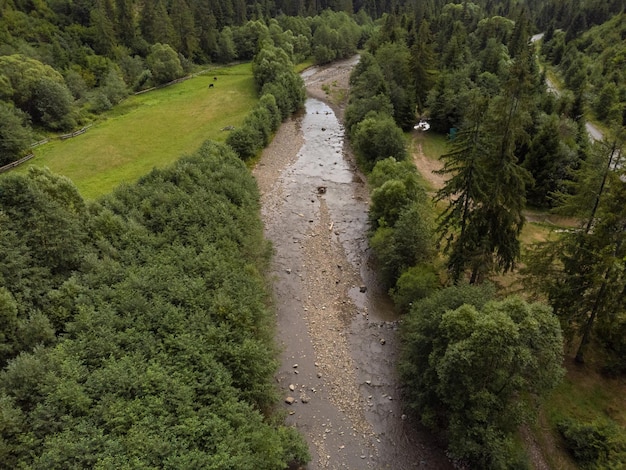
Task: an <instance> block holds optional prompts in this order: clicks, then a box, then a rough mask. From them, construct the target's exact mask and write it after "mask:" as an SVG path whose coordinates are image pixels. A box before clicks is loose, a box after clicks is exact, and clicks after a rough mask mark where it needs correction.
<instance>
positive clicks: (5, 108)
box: [0, 101, 33, 166]
mask: <svg viewBox="0 0 626 470" xmlns="http://www.w3.org/2000/svg"><path fill="white" fill-rule="evenodd" d="M32 140H33V139H32V132H31V129H30V126H29V125H28V121H27V114H26V113H24V112H23V111H21V110H19V109H17V108H15V107H13V106H11V105H9V104H7V103H4V102H2V101H0V166H2V165H6V164H7V163H11V162H13V161H15V160H18V159H19V158H20V157H21V156H22V155H24V154H25V153H26V151H27V150H28V146H29V145H30V144H31V143H32Z"/></svg>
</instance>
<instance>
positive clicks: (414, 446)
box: [254, 64, 452, 469]
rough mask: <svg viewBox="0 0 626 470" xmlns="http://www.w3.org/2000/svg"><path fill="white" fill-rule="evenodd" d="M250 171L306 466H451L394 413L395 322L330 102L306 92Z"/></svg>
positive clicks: (290, 419) (360, 189)
mask: <svg viewBox="0 0 626 470" xmlns="http://www.w3.org/2000/svg"><path fill="white" fill-rule="evenodd" d="M349 65H350V64H349ZM332 67H333V66H331V67H326V68H324V69H315V68H314V69H311V70H309V71H306V72H305V73H304V74H303V77H304V79H305V82H306V83H307V86H308V87H309V88H310V87H313V86H314V85H313V84H316V85H317V86H319V80H320V77H323V78H324V79H326V80H330V81H331V82H332V78H333V69H332ZM344 67H345V64H344ZM344 73H345V70H344ZM329 83H330V82H329ZM254 172H255V175H256V176H257V179H258V180H259V181H260V188H261V192H262V204H263V218H264V223H265V227H266V236H267V238H268V239H269V240H271V241H272V243H273V246H274V251H275V255H274V261H273V265H272V277H273V289H274V297H275V304H276V305H275V307H276V311H277V336H278V343H279V345H280V347H281V351H282V352H281V367H280V370H279V373H278V375H277V378H276V379H277V381H278V383H279V386H280V389H281V392H282V393H284V398H285V403H284V404H283V406H284V409H285V413H286V416H287V418H286V421H287V423H288V424H290V425H293V426H296V427H297V428H298V429H299V430H300V432H301V433H303V435H305V436H306V439H307V441H308V443H309V448H310V452H311V456H312V461H311V463H310V464H309V466H308V468H309V469H322V468H332V469H335V468H337V469H339V468H347V469H370V468H371V469H409V468H432V469H435V468H436V469H439V468H441V469H447V468H452V465H451V464H450V462H449V461H448V460H447V459H446V457H445V455H444V454H443V452H442V450H441V449H439V448H438V447H437V446H436V445H434V444H433V442H432V440H431V439H430V438H429V436H428V434H427V433H426V432H424V430H422V429H421V428H420V427H419V426H418V425H416V423H412V422H409V420H408V419H407V418H406V416H405V415H404V414H403V411H402V408H401V404H400V389H399V386H398V383H397V380H396V374H395V368H394V367H395V362H396V358H397V328H398V322H399V318H398V317H397V315H396V313H395V312H394V310H393V308H392V306H391V303H390V302H389V299H388V298H387V296H386V295H385V294H384V293H383V292H382V290H381V289H380V287H379V286H378V283H377V281H376V276H375V274H374V273H373V271H372V270H371V269H370V264H369V258H368V248H367V240H366V231H367V209H368V205H367V190H366V187H365V184H364V182H363V179H362V177H361V176H360V175H359V173H358V171H357V170H356V168H355V167H354V164H353V162H352V159H351V158H350V155H349V149H348V148H347V147H346V145H345V143H344V130H343V127H342V125H341V124H340V122H339V121H338V119H337V117H336V115H335V113H334V112H333V109H331V107H329V106H328V105H327V104H326V103H325V102H323V101H321V100H320V99H316V98H312V97H310V98H308V99H307V101H306V104H305V111H304V112H303V113H302V114H301V115H300V116H298V117H296V118H294V119H293V120H291V121H288V122H287V123H285V124H283V127H282V128H281V130H279V132H278V134H277V136H276V138H275V140H274V142H273V143H272V144H271V145H270V147H269V148H268V149H267V150H266V152H264V154H263V156H262V158H261V160H260V162H259V164H258V165H257V167H256V168H255V170H254ZM261 182H262V183H261ZM287 401H289V402H291V403H290V404H288V403H287Z"/></svg>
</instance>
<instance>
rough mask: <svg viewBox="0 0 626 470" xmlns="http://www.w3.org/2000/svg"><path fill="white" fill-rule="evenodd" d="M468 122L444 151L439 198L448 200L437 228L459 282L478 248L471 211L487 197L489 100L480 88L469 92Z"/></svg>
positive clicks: (449, 264) (452, 273)
mask: <svg viewBox="0 0 626 470" xmlns="http://www.w3.org/2000/svg"><path fill="white" fill-rule="evenodd" d="M469 96H470V100H469V101H468V108H467V109H468V112H467V114H466V116H465V123H464V125H463V128H462V129H461V130H460V132H459V133H458V134H457V135H456V137H455V139H454V140H453V141H452V151H451V152H449V153H447V154H445V155H442V156H441V159H442V160H443V162H444V166H443V168H442V169H441V170H440V171H439V173H440V174H443V175H448V176H449V178H448V180H447V181H446V183H445V185H444V187H443V188H441V189H440V190H439V191H438V192H437V195H436V197H435V200H436V201H442V200H447V201H448V207H447V208H446V209H445V211H444V212H443V213H442V215H441V216H440V218H439V227H438V231H439V233H440V236H441V237H442V238H446V248H445V249H446V250H447V251H448V252H449V256H450V258H449V261H448V267H449V269H450V272H451V276H452V280H453V281H454V283H455V284H456V283H457V282H458V281H459V279H460V278H461V275H462V273H463V271H464V270H465V268H466V266H467V264H468V262H469V258H470V253H471V251H473V249H475V248H476V247H475V245H474V241H475V240H474V239H473V237H472V235H473V234H472V233H471V231H470V230H468V226H469V225H470V221H471V217H472V212H473V211H475V210H476V208H477V207H480V205H482V203H483V201H484V200H485V199H486V198H487V197H488V196H487V194H486V193H485V188H484V181H485V178H486V175H484V155H485V142H484V140H485V134H484V126H485V114H486V111H487V100H486V98H485V97H484V96H482V95H481V94H480V92H479V91H478V90H473V91H472V92H471V93H470V95H469Z"/></svg>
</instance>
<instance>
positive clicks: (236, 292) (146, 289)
mask: <svg viewBox="0 0 626 470" xmlns="http://www.w3.org/2000/svg"><path fill="white" fill-rule="evenodd" d="M0 182H1V183H2V187H1V188H0V196H2V201H1V202H2V208H3V212H2V213H1V215H0V217H3V218H6V219H7V220H11V222H12V224H11V225H7V224H5V223H4V220H3V221H2V222H3V223H2V224H1V225H0V227H2V231H1V232H0V234H1V235H2V236H1V237H0V242H2V248H3V250H2V253H3V255H4V256H3V257H2V258H1V259H0V261H1V262H0V268H1V269H2V271H0V272H1V274H2V284H3V285H7V286H11V289H13V290H14V289H15V286H19V284H20V282H19V281H20V280H21V282H22V283H23V282H24V281H26V280H27V281H32V282H34V283H35V286H36V287H38V288H39V289H41V290H42V292H43V298H44V299H45V298H48V305H46V306H42V308H41V312H44V313H45V314H46V315H48V314H52V313H55V315H53V316H52V318H54V319H55V320H56V321H59V322H60V323H59V324H60V325H61V329H62V331H63V333H64V334H63V336H62V337H60V338H57V339H56V342H55V344H54V345H50V346H45V344H46V342H45V341H37V342H38V343H40V346H39V347H34V346H35V344H29V347H28V348H23V349H24V350H27V351H29V352H22V354H20V355H19V356H18V357H16V358H15V359H13V360H12V361H10V362H9V364H8V366H7V367H6V368H5V369H4V370H3V371H2V372H0V379H1V380H0V410H1V413H2V416H3V418H2V424H1V425H0V435H1V437H2V446H0V455H1V456H2V461H3V462H4V463H5V464H8V465H11V466H12V467H16V468H18V467H20V466H24V467H26V466H30V467H42V468H43V467H45V468H67V467H72V466H73V467H77V468H93V467H100V466H103V467H112V468H126V467H164V466H165V467H168V468H180V469H183V468H189V467H190V466H197V467H201V468H214V469H221V468H235V469H246V468H250V469H252V468H268V469H280V468H285V467H286V466H287V464H289V463H290V462H296V463H303V462H306V461H307V460H308V459H309V456H308V451H307V447H306V444H305V443H304V441H303V440H302V438H301V437H300V436H299V435H298V434H297V433H296V432H295V430H293V429H288V428H285V427H283V426H280V425H277V424H273V423H272V422H271V420H270V419H269V418H268V416H270V411H271V408H272V406H273V404H274V403H275V399H276V395H275V393H276V392H275V388H274V382H273V379H272V378H273V374H274V372H275V368H276V347H275V345H274V344H273V340H272V337H273V330H272V325H273V315H272V314H271V312H270V311H269V310H268V308H267V292H266V291H265V286H266V281H265V280H264V278H263V276H262V272H263V271H264V270H265V269H266V267H267V263H268V259H269V255H270V247H269V245H268V244H267V242H266V241H265V240H264V237H263V228H262V224H261V221H260V218H259V194H258V189H257V186H256V183H255V181H254V179H253V177H252V175H251V174H250V172H249V171H248V170H247V169H246V167H245V165H244V163H243V162H242V161H241V160H240V159H238V158H237V157H236V156H235V155H234V153H233V152H232V151H231V150H229V149H228V147H226V146H224V145H218V144H214V143H211V142H207V143H206V144H205V145H204V146H203V147H202V148H201V149H200V150H199V151H198V152H196V153H195V154H194V155H192V156H189V157H185V158H182V159H181V160H179V162H178V163H177V164H176V165H175V166H172V167H168V168H165V169H159V170H156V169H155V170H153V171H152V172H151V173H150V174H148V175H146V176H144V177H143V178H142V179H141V180H140V181H139V182H138V183H136V184H134V185H127V186H121V187H120V188H118V189H117V190H116V191H115V192H114V193H113V194H111V195H109V196H107V197H106V198H104V199H103V200H101V201H99V202H97V203H92V204H90V205H89V207H86V205H85V204H84V203H83V201H82V199H81V198H80V197H79V196H78V193H77V192H76V190H75V188H72V187H71V186H70V185H69V183H68V182H67V181H66V180H64V179H63V178H58V177H54V176H53V175H51V174H50V173H49V172H46V171H35V170H32V173H31V175H30V179H28V180H27V179H26V178H25V177H22V176H19V177H15V176H12V177H7V178H2V179H1V180H0ZM44 196H45V197H44ZM62 209H64V210H65V211H66V213H64V214H62V216H61V213H62ZM9 212H10V213H9ZM72 214H73V215H74V216H73V217H72ZM53 216H54V217H57V216H58V219H56V218H53ZM29 217H30V218H29ZM77 218H78V220H79V221H82V224H79V223H78V222H77ZM37 221H39V226H37V225H34V222H37ZM71 224H73V225H71ZM70 225H71V233H67V232H65V231H64V228H66V227H67V228H68V229H69V228H70ZM27 227H30V228H31V229H33V232H32V233H30V232H29V234H28V237H30V238H35V237H37V236H39V235H38V232H40V231H44V230H45V231H46V236H47V238H46V244H42V245H46V246H42V247H33V248H34V249H31V250H29V251H23V252H22V253H23V254H25V253H29V252H32V253H33V257H35V258H36V257H37V255H38V251H37V248H38V249H39V252H42V251H43V253H42V254H41V256H43V255H46V258H45V259H43V260H42V265H41V266H37V268H38V269H39V270H40V272H38V271H36V270H32V269H31V270H29V269H28V265H26V264H25V263H26V262H28V261H29V259H28V258H27V257H25V256H24V255H23V254H22V256H21V257H20V256H19V255H20V251H19V248H20V245H19V244H16V243H15V242H16V241H17V240H20V238H25V240H26V241H28V240H29V238H28V237H24V235H23V232H24V230H25V229H26V228H27ZM18 230H21V232H19V233H20V235H21V237H20V238H18V237H17V236H15V234H16V233H17V231H18ZM57 234H58V235H59V236H61V237H63V238H64V239H65V240H64V244H61V245H58V244H57V240H56V239H55V236H57ZM74 240H83V241H85V243H87V246H86V247H84V248H82V249H80V247H76V246H75V245H72V242H73V241H74ZM48 245H49V246H48ZM52 249H54V250H56V251H52V252H51V251H50V250H52ZM65 249H67V250H68V251H69V252H68V253H67V256H69V255H72V256H76V257H77V258H78V259H80V260H82V259H83V257H85V258H87V260H88V263H85V264H81V265H78V266H74V267H71V266H64V265H59V263H60V262H61V261H63V260H64V259H65V258H64V257H63V256H62V255H63V254H64V253H65V252H64V251H63V250H65ZM57 258H60V259H59V260H58V261H56V263H57V264H56V265H55V264H54V262H55V260H57ZM65 263H67V260H66V261H65ZM47 264H50V266H51V267H55V268H56V269H55V270H59V269H60V268H64V269H71V271H69V272H67V273H63V274H64V277H60V278H59V281H60V282H61V283H62V284H61V285H59V284H58V282H59V281H56V282H57V284H52V280H53V279H54V278H52V277H51V274H52V273H53V271H52V270H51V269H50V268H48V267H47ZM34 274H36V275H37V277H34ZM9 275H12V276H13V278H9V277H8V276H9ZM20 276H27V277H25V278H24V279H21V278H20ZM16 280H17V281H18V282H14V281H16ZM5 281H6V282H5ZM18 293H19V299H20V302H19V303H18V302H17V300H18V297H17V296H16V295H15V294H14V293H13V292H10V291H8V290H7V289H0V319H1V320H2V321H3V323H4V324H5V325H6V328H3V334H4V337H3V338H2V339H3V342H2V344H1V345H0V346H1V347H0V352H1V353H2V355H3V356H4V357H6V356H7V355H14V354H15V351H12V350H10V349H7V347H6V346H7V345H9V344H10V341H11V340H12V337H19V336H20V329H22V330H24V328H23V327H20V321H21V317H20V315H22V312H21V310H22V309H23V308H24V306H25V305H26V301H28V302H30V303H31V304H33V303H34V302H35V299H36V298H40V297H42V295H41V294H40V292H39V291H37V292H32V293H31V292H27V291H26V290H22V291H20V292H18ZM30 295H33V297H34V299H30ZM63 312H64V315H61V313H63ZM37 315H39V316H40V317H42V318H43V319H46V317H45V316H44V315H42V314H41V313H38V312H34V313H33V314H32V316H31V318H30V330H31V331H32V330H33V327H35V326H36V325H37V324H39V323H38V322H39V320H36V318H37ZM29 338H31V339H32V338H33V334H32V333H31V334H30V335H29Z"/></svg>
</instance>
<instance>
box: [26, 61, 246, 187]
mask: <svg viewBox="0 0 626 470" xmlns="http://www.w3.org/2000/svg"><path fill="white" fill-rule="evenodd" d="M214 77H217V80H214ZM211 83H212V84H214V87H213V88H209V84H211ZM256 100H257V95H256V91H255V89H254V82H253V78H252V69H251V64H250V63H247V64H241V65H235V66H232V67H223V68H216V69H214V70H211V71H209V72H207V73H205V74H203V75H199V76H197V77H194V78H191V79H189V80H186V81H184V82H182V83H177V84H175V85H171V86H168V87H165V88H161V89H158V90H154V91H149V92H146V93H143V94H140V95H134V96H130V97H129V98H127V99H126V100H124V101H123V102H122V103H121V104H119V105H117V106H116V107H115V108H113V109H112V110H111V111H109V112H108V113H105V114H103V115H102V120H100V121H98V122H97V123H95V124H94V125H93V127H91V128H90V129H88V130H87V132H85V133H84V134H82V135H80V136H77V137H74V138H72V139H68V140H64V141H61V140H54V141H51V142H50V143H48V144H45V145H42V146H40V147H37V148H36V149H35V151H34V153H35V158H33V159H32V160H30V161H29V162H28V165H23V166H21V167H19V168H18V169H16V170H15V171H22V172H24V171H26V170H27V167H28V166H30V165H35V166H47V167H48V168H50V169H51V170H52V171H53V172H54V173H57V174H60V175H64V176H67V177H69V178H70V179H71V180H72V181H73V182H74V184H75V185H76V186H77V187H78V189H79V191H80V193H81V195H82V196H83V197H84V198H86V199H94V198H97V197H98V196H101V195H103V194H106V193H108V192H110V191H112V190H113V189H114V188H115V187H116V186H118V185H119V184H120V183H122V182H132V181H135V180H137V179H138V178H139V177H140V176H142V175H144V174H146V173H148V172H149V171H150V170H151V169H152V168H154V167H161V166H164V165H167V164H170V163H172V162H174V161H175V160H177V159H178V158H179V157H180V156H181V155H184V154H189V153H191V152H193V151H195V150H196V149H197V148H198V147H200V145H201V144H202V142H204V141H205V140H207V139H211V140H215V141H221V142H223V141H224V140H225V139H226V137H227V135H228V132H227V131H222V130H221V129H222V128H224V127H226V126H238V125H240V124H241V123H242V122H243V120H244V118H245V117H246V115H247V114H248V112H249V110H250V109H251V108H252V107H253V106H254V104H255V103H256Z"/></svg>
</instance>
